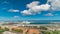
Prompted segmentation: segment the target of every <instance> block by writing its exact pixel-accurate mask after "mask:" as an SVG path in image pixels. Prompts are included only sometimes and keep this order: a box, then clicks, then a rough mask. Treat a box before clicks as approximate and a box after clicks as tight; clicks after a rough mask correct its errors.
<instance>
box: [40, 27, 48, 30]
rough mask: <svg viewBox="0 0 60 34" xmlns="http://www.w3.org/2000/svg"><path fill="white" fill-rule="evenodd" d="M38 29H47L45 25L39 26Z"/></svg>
mask: <svg viewBox="0 0 60 34" xmlns="http://www.w3.org/2000/svg"><path fill="white" fill-rule="evenodd" d="M40 29H41V30H48V28H47V27H45V26H40Z"/></svg>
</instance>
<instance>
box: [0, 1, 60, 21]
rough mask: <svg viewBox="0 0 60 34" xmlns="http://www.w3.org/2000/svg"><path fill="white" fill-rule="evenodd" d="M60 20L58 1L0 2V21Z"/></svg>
mask: <svg viewBox="0 0 60 34" xmlns="http://www.w3.org/2000/svg"><path fill="white" fill-rule="evenodd" d="M6 20H10V21H18V20H60V0H0V21H6Z"/></svg>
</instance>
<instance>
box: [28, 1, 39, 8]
mask: <svg viewBox="0 0 60 34" xmlns="http://www.w3.org/2000/svg"><path fill="white" fill-rule="evenodd" d="M39 3H40V2H39V1H34V2H32V3H30V4H27V7H28V8H32V7H34V6H38V4H39Z"/></svg>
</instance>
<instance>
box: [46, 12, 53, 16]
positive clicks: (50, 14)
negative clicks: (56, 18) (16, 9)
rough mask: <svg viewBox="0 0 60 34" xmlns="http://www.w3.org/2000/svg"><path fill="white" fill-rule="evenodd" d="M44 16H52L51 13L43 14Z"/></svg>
mask: <svg viewBox="0 0 60 34" xmlns="http://www.w3.org/2000/svg"><path fill="white" fill-rule="evenodd" d="M45 16H53V14H52V13H48V14H45Z"/></svg>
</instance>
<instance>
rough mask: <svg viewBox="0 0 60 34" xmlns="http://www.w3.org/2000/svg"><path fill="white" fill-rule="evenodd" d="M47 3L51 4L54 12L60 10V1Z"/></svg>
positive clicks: (49, 0) (55, 0)
mask: <svg viewBox="0 0 60 34" xmlns="http://www.w3.org/2000/svg"><path fill="white" fill-rule="evenodd" d="M47 2H48V3H49V2H51V9H52V10H60V0H48V1H47Z"/></svg>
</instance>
